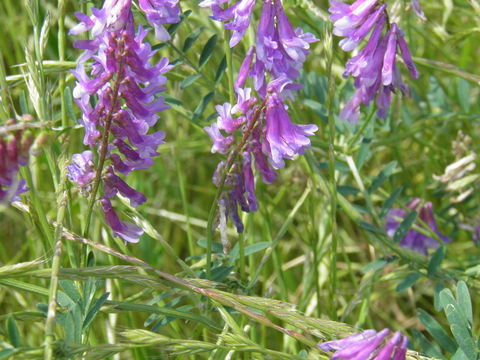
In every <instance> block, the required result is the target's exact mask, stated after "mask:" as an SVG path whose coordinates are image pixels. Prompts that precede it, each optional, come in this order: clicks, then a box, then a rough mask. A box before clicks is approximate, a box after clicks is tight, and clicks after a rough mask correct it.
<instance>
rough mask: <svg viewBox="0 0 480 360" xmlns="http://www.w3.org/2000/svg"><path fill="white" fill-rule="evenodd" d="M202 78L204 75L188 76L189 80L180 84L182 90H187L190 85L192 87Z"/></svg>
mask: <svg viewBox="0 0 480 360" xmlns="http://www.w3.org/2000/svg"><path fill="white" fill-rule="evenodd" d="M201 77H202V75H200V74H193V75H190V76H188V77H187V78H185V79H184V80H183V81H182V82H181V83H180V89H182V90H183V89H185V88H187V87H189V86H190V85H192V84H193V83H194V82H195V81H197V80H198V79H200V78H201Z"/></svg>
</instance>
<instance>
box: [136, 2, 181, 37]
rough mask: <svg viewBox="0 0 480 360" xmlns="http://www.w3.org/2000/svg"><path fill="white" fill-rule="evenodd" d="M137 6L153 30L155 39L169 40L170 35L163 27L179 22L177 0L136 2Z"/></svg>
mask: <svg viewBox="0 0 480 360" xmlns="http://www.w3.org/2000/svg"><path fill="white" fill-rule="evenodd" d="M138 5H139V6H140V9H142V11H143V12H144V13H145V15H146V16H147V20H148V22H149V23H150V24H151V25H152V26H153V28H154V29H155V37H156V38H157V39H158V40H160V41H167V40H170V34H169V33H168V32H167V31H166V30H165V28H164V27H163V25H164V24H175V23H178V22H179V21H180V7H179V6H178V0H138Z"/></svg>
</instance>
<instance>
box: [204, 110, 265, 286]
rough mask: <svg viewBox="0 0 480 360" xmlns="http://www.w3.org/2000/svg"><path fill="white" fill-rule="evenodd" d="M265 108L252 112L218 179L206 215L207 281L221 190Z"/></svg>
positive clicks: (210, 269) (210, 266)
mask: <svg viewBox="0 0 480 360" xmlns="http://www.w3.org/2000/svg"><path fill="white" fill-rule="evenodd" d="M264 108H265V102H263V103H262V104H261V105H260V106H259V107H258V108H257V109H256V110H255V112H254V114H253V116H252V121H251V123H250V124H249V126H248V127H247V129H246V130H245V132H244V133H243V137H242V140H241V141H240V143H239V144H238V145H237V147H236V148H235V149H234V150H233V151H232V152H231V153H230V155H229V156H228V159H227V163H226V165H225V169H224V172H223V174H222V178H221V179H220V183H219V186H218V189H217V192H216V194H215V198H214V199H213V204H212V207H211V208H210V212H209V214H208V221H207V279H210V275H211V271H212V243H213V234H214V229H213V220H214V219H215V214H216V213H217V205H218V200H220V196H221V195H222V192H223V189H224V187H225V180H226V179H227V176H228V174H229V173H230V168H231V167H232V165H233V163H234V162H235V159H236V158H237V156H238V154H239V153H240V151H241V150H242V148H243V147H244V146H245V144H246V142H247V140H248V139H249V138H250V135H251V133H252V131H253V129H254V128H255V125H256V123H257V120H258V119H259V117H260V115H261V114H262V113H263V110H264Z"/></svg>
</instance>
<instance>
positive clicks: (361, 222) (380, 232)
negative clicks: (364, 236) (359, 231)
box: [358, 221, 384, 234]
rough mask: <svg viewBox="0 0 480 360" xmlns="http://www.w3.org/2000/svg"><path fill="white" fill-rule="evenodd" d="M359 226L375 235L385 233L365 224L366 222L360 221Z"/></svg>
mask: <svg viewBox="0 0 480 360" xmlns="http://www.w3.org/2000/svg"><path fill="white" fill-rule="evenodd" d="M358 225H360V227H362V228H364V229H365V230H368V231H370V232H373V233H377V234H383V233H384V231H383V230H382V229H380V228H378V227H376V226H375V225H372V224H369V223H367V222H364V221H359V222H358Z"/></svg>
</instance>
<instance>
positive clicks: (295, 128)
mask: <svg viewBox="0 0 480 360" xmlns="http://www.w3.org/2000/svg"><path fill="white" fill-rule="evenodd" d="M225 3H229V0H204V1H202V2H201V3H200V6H211V8H212V12H213V18H214V19H216V20H218V21H224V22H226V21H230V22H229V23H227V24H226V25H225V28H227V29H231V30H233V35H232V38H231V41H230V46H231V47H233V46H235V45H236V44H237V43H238V42H239V41H240V40H241V38H242V37H243V35H244V33H245V31H246V29H247V27H248V26H249V23H250V17H251V14H252V11H253V8H254V6H255V0H238V1H236V2H234V3H233V4H230V5H229V6H227V7H226V8H222V7H221V6H222V5H223V4H225ZM314 41H317V39H316V38H315V36H313V35H312V34H310V33H304V32H303V31H302V30H301V29H299V28H298V29H293V27H292V25H291V24H290V22H289V20H288V18H287V15H286V14H285V11H284V9H283V5H282V2H281V0H267V1H264V2H263V7H262V14H261V17H260V23H259V26H258V30H257V39H256V46H255V47H253V46H252V47H250V48H249V50H248V51H247V54H246V56H245V59H244V61H243V62H242V65H241V67H240V70H239V73H238V76H237V80H236V81H235V84H234V90H235V93H236V94H237V102H236V104H230V103H225V104H223V105H217V106H216V110H217V113H218V115H219V116H218V117H217V122H216V123H214V124H212V125H210V126H208V127H205V128H204V130H205V131H206V132H207V133H208V134H209V136H210V138H211V139H212V141H213V146H212V150H211V151H212V152H219V153H221V154H227V153H228V156H227V160H226V161H221V162H220V163H219V164H218V166H217V169H216V170H215V173H214V175H213V182H214V184H215V185H216V186H217V187H222V189H223V190H224V191H223V192H222V194H221V198H220V200H219V201H220V203H219V205H221V208H222V209H225V210H222V211H225V212H226V216H227V217H229V218H230V219H231V220H232V221H233V223H234V224H235V226H236V228H237V232H239V233H241V232H243V224H242V222H241V219H240V217H239V214H238V208H240V209H241V210H242V211H244V212H254V211H257V209H258V202H257V198H256V194H255V175H254V170H253V169H254V168H255V169H256V171H257V172H258V173H259V174H260V176H261V178H262V180H263V182H264V183H266V184H269V183H272V182H273V181H275V179H276V178H277V173H276V171H275V170H276V169H280V168H282V167H284V166H285V162H284V159H293V158H294V156H296V155H300V154H303V151H304V149H305V148H306V147H308V146H310V140H309V138H308V137H309V136H312V135H313V134H314V132H315V131H317V126H315V125H298V124H294V123H293V122H292V121H291V120H290V117H289V115H288V113H287V109H288V108H287V106H286V105H285V102H284V101H285V99H287V98H289V99H293V92H294V91H296V90H299V89H300V88H301V86H300V85H299V84H295V83H294V82H293V80H295V79H296V78H298V77H299V75H300V70H301V68H302V66H303V63H304V62H305V59H306V56H307V55H308V53H309V48H310V43H312V42H314ZM249 77H251V78H252V79H253V88H254V89H255V90H256V92H257V95H258V96H255V95H254V93H253V90H252V89H251V88H249V87H246V86H245V85H246V82H247V79H248V78H249ZM259 99H260V100H261V101H259ZM223 132H225V133H227V134H229V136H225V134H224V133H223ZM236 134H241V135H242V138H241V139H240V140H238V142H237V146H233V143H234V142H235V141H236V139H235V135H236ZM222 179H223V181H224V183H222Z"/></svg>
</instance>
